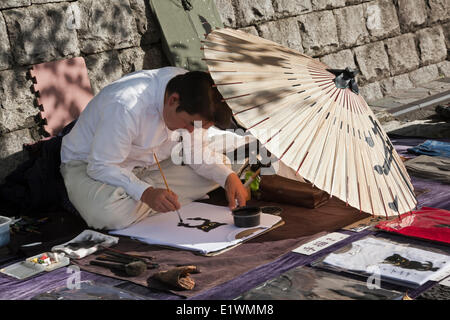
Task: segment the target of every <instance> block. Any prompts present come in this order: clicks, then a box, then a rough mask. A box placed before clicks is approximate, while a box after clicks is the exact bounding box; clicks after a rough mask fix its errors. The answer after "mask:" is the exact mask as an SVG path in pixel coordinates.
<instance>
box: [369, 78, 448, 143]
mask: <svg viewBox="0 0 450 320" xmlns="http://www.w3.org/2000/svg"><path fill="white" fill-rule="evenodd" d="M449 103H450V78H441V79H437V80H435V81H431V82H428V83H423V84H421V85H420V86H418V87H415V88H410V89H406V90H401V91H397V92H394V93H392V94H391V95H389V96H386V97H384V98H383V99H380V100H376V101H371V102H369V105H370V107H371V108H372V110H373V111H374V113H375V114H376V115H377V117H378V120H379V121H380V122H381V124H382V126H383V128H384V129H385V131H386V132H388V133H396V134H401V135H409V136H426V137H429V138H448V137H450V122H449V120H448V119H445V118H443V117H440V116H439V115H438V114H437V113H436V111H435V108H436V106H438V105H448V104H449Z"/></svg>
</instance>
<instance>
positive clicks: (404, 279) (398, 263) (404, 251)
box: [322, 237, 450, 287]
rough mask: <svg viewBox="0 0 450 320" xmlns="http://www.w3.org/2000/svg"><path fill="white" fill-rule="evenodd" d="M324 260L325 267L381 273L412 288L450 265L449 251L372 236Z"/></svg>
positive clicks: (384, 278) (383, 277)
mask: <svg viewBox="0 0 450 320" xmlns="http://www.w3.org/2000/svg"><path fill="white" fill-rule="evenodd" d="M322 262H323V264H324V265H325V266H327V265H328V266H333V267H337V268H340V269H344V270H347V271H350V272H356V273H360V274H364V275H375V276H376V275H379V276H380V278H381V280H386V281H389V282H394V283H398V284H403V285H406V286H412V287H415V286H419V285H422V284H423V283H425V282H427V281H428V280H431V279H433V278H436V277H438V276H439V274H443V273H445V272H446V271H447V270H448V269H449V268H450V256H449V255H447V254H441V253H436V252H431V251H426V250H423V249H418V248H414V247H411V246H406V245H402V244H396V243H393V242H391V241H387V240H384V239H379V238H373V237H368V238H365V239H362V240H358V241H355V242H353V243H352V245H351V248H350V249H348V250H346V251H344V252H337V253H331V254H329V255H328V256H327V257H326V258H325V259H324V260H323V261H322Z"/></svg>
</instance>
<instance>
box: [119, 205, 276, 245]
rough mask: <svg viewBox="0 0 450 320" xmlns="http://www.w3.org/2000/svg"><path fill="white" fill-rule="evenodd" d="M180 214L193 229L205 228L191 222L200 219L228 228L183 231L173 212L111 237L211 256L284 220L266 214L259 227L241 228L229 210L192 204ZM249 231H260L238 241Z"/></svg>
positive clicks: (145, 220) (120, 231) (142, 222)
mask: <svg viewBox="0 0 450 320" xmlns="http://www.w3.org/2000/svg"><path fill="white" fill-rule="evenodd" d="M179 211H180V214H181V218H182V219H183V222H184V223H189V225H190V226H198V225H201V224H203V222H204V221H203V220H201V221H195V220H190V219H189V218H196V217H200V218H202V219H209V220H210V221H211V222H219V223H225V225H221V226H218V227H216V228H214V229H212V230H210V231H208V232H205V231H202V230H200V229H198V228H187V227H180V226H178V223H179V219H178V215H177V213H176V212H175V211H172V212H166V213H158V214H156V215H153V216H150V217H148V218H146V219H144V220H142V221H140V222H138V223H136V224H134V225H131V226H130V227H128V228H125V229H121V230H114V231H111V232H110V233H111V234H114V235H122V236H128V237H132V238H134V239H136V240H139V241H142V242H145V243H148V244H156V245H164V246H170V247H175V248H180V249H186V250H192V251H199V252H200V253H202V254H208V253H211V252H215V251H219V250H222V249H226V248H228V247H230V246H233V245H236V244H238V243H239V242H242V241H244V240H246V239H248V238H250V237H253V236H255V235H257V234H259V233H262V232H264V231H265V230H267V229H268V228H271V227H272V226H274V225H275V224H276V223H278V222H279V221H280V220H281V217H279V216H274V215H270V214H262V215H261V223H260V225H259V226H257V227H251V228H238V227H236V226H235V225H234V222H233V216H232V215H231V211H230V209H229V208H228V207H222V206H215V205H211V204H206V203H199V202H192V203H190V204H188V205H185V206H183V207H182V208H181V209H180V210H179ZM247 229H256V231H255V232H254V233H252V234H250V235H247V236H244V237H242V238H240V237H239V239H236V236H237V235H238V234H239V233H241V232H243V231H245V230H247Z"/></svg>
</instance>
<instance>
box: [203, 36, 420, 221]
mask: <svg viewBox="0 0 450 320" xmlns="http://www.w3.org/2000/svg"><path fill="white" fill-rule="evenodd" d="M202 42H203V45H204V47H203V49H204V56H205V59H204V60H205V61H206V63H207V65H208V69H209V72H210V73H211V76H212V78H213V80H214V83H215V86H217V88H218V90H219V91H220V93H221V94H222V96H223V98H224V100H225V101H226V102H227V103H228V105H229V106H230V108H231V109H232V110H233V114H234V117H235V119H236V121H238V122H239V124H240V125H242V126H243V127H245V128H247V129H248V130H249V131H250V133H251V134H252V135H254V136H255V137H256V138H257V139H258V140H259V141H260V142H261V143H262V144H263V145H264V146H265V147H266V148H267V150H269V151H270V152H271V153H272V154H274V155H275V156H276V157H278V158H279V159H280V161H282V162H283V163H284V164H286V165H287V166H288V167H290V168H292V169H293V170H294V171H295V173H296V174H298V175H300V176H302V177H303V178H305V179H307V180H308V181H310V182H312V183H313V184H314V185H315V186H317V187H318V188H320V189H322V190H324V191H326V192H328V193H329V194H330V195H331V196H336V197H338V198H339V199H341V200H343V201H345V202H346V203H347V204H349V205H351V206H352V207H355V208H358V209H360V210H361V211H364V212H367V213H371V214H373V215H377V216H380V215H382V216H386V217H388V216H393V215H397V214H402V213H405V212H409V211H411V210H412V209H413V208H415V207H416V203H417V201H416V198H415V195H414V190H413V186H412V184H411V181H410V178H409V175H408V173H407V171H406V169H405V166H404V165H403V163H402V161H401V159H400V157H399V156H398V154H397V152H396V151H395V149H394V147H393V145H392V143H391V141H390V140H389V138H388V136H387V135H386V133H385V132H384V130H383V129H382V127H381V125H380V123H379V122H378V120H377V118H376V117H375V115H374V114H373V112H372V110H371V109H370V108H369V106H368V105H367V103H366V102H365V101H364V99H363V98H362V97H361V95H359V94H358V89H357V86H356V82H355V81H354V79H353V76H354V73H352V72H351V71H350V70H348V69H346V70H338V71H337V70H331V69H330V68H329V67H327V66H326V65H325V64H323V63H321V62H320V61H318V60H316V59H313V58H311V57H308V56H306V55H304V54H301V53H299V52H297V51H295V50H293V49H290V48H287V47H284V46H282V45H280V44H277V43H275V42H273V41H269V40H266V39H263V38H260V37H257V36H254V35H251V34H248V33H245V32H242V31H239V30H233V29H217V30H214V31H212V32H211V33H210V34H208V35H207V37H206V39H205V40H204V41H202Z"/></svg>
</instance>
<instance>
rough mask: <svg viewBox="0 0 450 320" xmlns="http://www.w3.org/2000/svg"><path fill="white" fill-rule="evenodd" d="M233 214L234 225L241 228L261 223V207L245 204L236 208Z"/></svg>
mask: <svg viewBox="0 0 450 320" xmlns="http://www.w3.org/2000/svg"><path fill="white" fill-rule="evenodd" d="M231 214H232V215H233V220H234V225H235V226H236V227H239V228H250V227H256V226H258V225H259V224H260V220H261V208H260V207H252V206H244V207H239V208H236V209H234V210H233V211H232V212H231Z"/></svg>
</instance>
